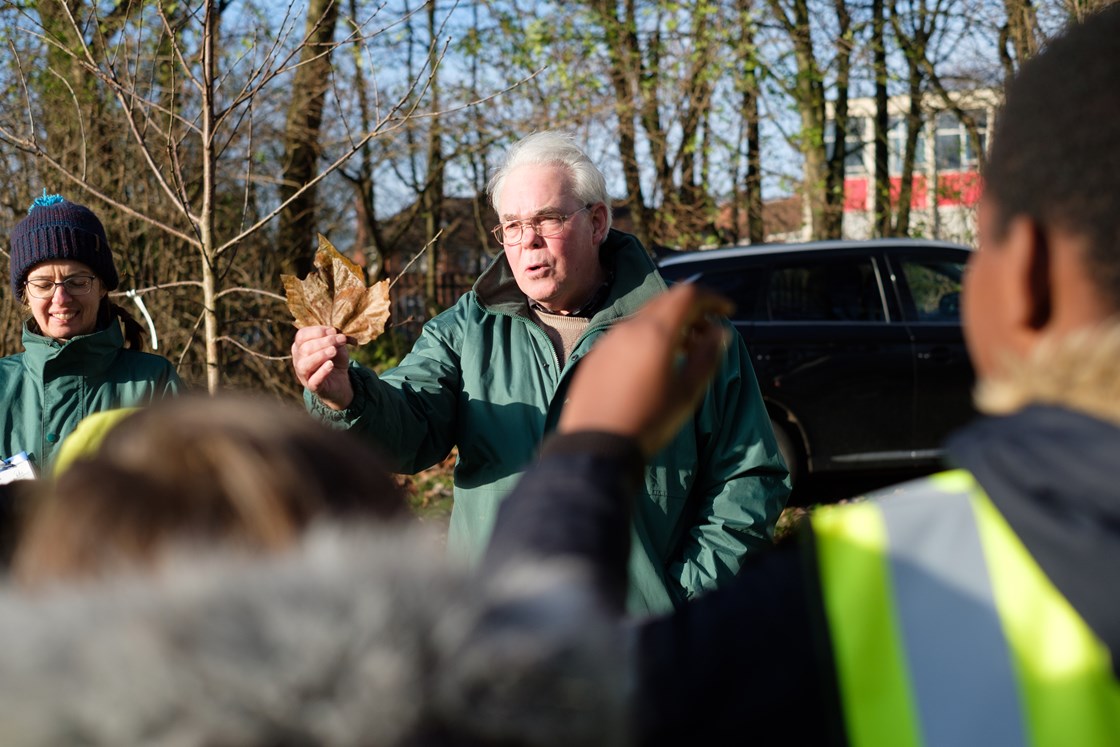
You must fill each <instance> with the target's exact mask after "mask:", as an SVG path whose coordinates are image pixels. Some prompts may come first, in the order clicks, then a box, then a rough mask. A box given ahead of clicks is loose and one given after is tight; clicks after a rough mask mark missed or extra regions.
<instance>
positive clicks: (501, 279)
mask: <svg viewBox="0 0 1120 747" xmlns="http://www.w3.org/2000/svg"><path fill="white" fill-rule="evenodd" d="M599 259H600V261H601V262H602V263H603V264H604V266H606V267H608V268H609V269H612V270H613V272H614V282H613V283H611V288H610V291H608V293H607V296H606V298H605V299H604V301H603V305H602V307H601V308H600V309H599V311H598V312H596V313H595V314H594V315H593V316H592V317H591V323H592V324H594V323H595V322H596V320H599V321H605V320H608V319H617V318H620V317H625V316H629V315H630V314H633V313H634V312H635V311H637V310H638V309H639V308H640V307H641V306H642V305H643V304H644V303H645V302H646V301H648V300H649V299H650V298H652V297H653V296H655V295H657V294H658V293H660V292H661V291H663V290H665V281H663V280H662V279H661V276H660V275H658V273H657V268H656V267H655V266H654V264H653V260H651V259H650V257H649V254H647V253H646V250H645V247H643V246H642V244H641V242H639V241H638V239H637V237H635V236H632V235H630V234H628V233H623V232H621V231H616V230H614V229H613V228H612V229H611V230H610V231H609V232H608V233H607V238H606V240H605V241H604V242H603V244H602V246H600V248H599ZM474 293H475V297H476V298H477V299H478V303H479V305H480V306H481V307H482V308H483V309H486V310H488V311H492V312H495V313H503V314H509V315H513V316H523V317H527V316H528V303H527V301H526V298H525V294H524V293H522V292H521V289H520V288H518V287H517V280H516V279H515V278H514V276H513V270H512V269H511V268H510V266H509V261H508V260H507V259H506V255H505V252H503V253H501V254H499V255H498V256H497V257H496V258H495V259H494V261H493V262H492V263H491V264H490V266H489V267H488V268H486V270H485V271H484V272H483V273H482V275H480V276H479V278H478V280H477V281H476V282H475V284H474Z"/></svg>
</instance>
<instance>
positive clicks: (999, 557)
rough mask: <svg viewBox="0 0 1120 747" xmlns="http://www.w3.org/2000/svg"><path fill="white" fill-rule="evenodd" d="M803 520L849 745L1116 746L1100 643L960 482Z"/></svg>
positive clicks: (1115, 706) (1118, 720) (944, 480)
mask: <svg viewBox="0 0 1120 747" xmlns="http://www.w3.org/2000/svg"><path fill="white" fill-rule="evenodd" d="M812 526H813V532H814V534H815V536H816V541H817V550H818V562H819V564H820V574H821V588H822V594H823V601H824V610H825V615H826V617H827V619H828V627H829V635H830V637H831V641H832V646H833V651H834V657H835V661H836V669H837V682H838V685H839V690H840V698H841V702H842V710H843V717H844V723H845V729H846V732H847V737H848V742H849V743H850V744H852V745H858V746H859V747H866V746H870V745H883V746H884V747H887V746H889V747H966V746H968V745H978V746H979V745H983V747H1016V746H1018V745H1037V746H1040V747H1041V746H1049V745H1053V746H1054V747H1096V746H1098V745H1099V746H1100V747H1106V746H1108V747H1116V746H1117V745H1120V683H1118V682H1117V680H1116V678H1115V677H1114V675H1113V673H1112V667H1111V657H1110V655H1109V652H1108V649H1107V648H1106V647H1105V646H1104V645H1103V644H1102V643H1101V641H1100V639H1099V638H1098V637H1097V636H1096V635H1094V634H1093V632H1092V631H1091V630H1090V629H1089V627H1088V626H1087V625H1086V624H1085V622H1084V621H1083V620H1082V618H1081V617H1080V616H1079V615H1078V613H1077V612H1076V611H1075V610H1074V609H1073V607H1071V606H1070V604H1069V602H1068V601H1066V599H1065V597H1063V596H1062V594H1061V593H1060V592H1059V591H1058V590H1057V589H1056V588H1055V587H1054V586H1053V584H1051V582H1050V580H1049V579H1048V578H1047V577H1046V575H1045V574H1044V573H1043V572H1042V570H1041V569H1040V568H1039V566H1038V564H1037V563H1036V562H1035V561H1034V559H1033V558H1032V557H1031V555H1030V553H1028V552H1027V550H1026V548H1025V547H1024V546H1023V544H1022V543H1021V542H1020V541H1019V538H1018V537H1017V536H1016V535H1015V533H1014V532H1013V531H1012V530H1011V528H1010V527H1009V526H1008V525H1007V522H1006V521H1005V520H1004V518H1003V516H1002V515H1001V514H1000V513H999V511H997V510H996V508H995V506H993V505H992V503H991V501H990V500H989V499H988V497H987V495H985V493H984V491H983V490H982V489H981V488H980V486H979V485H978V484H977V483H976V481H975V480H974V479H973V478H972V476H971V474H969V473H968V472H964V471H960V470H957V471H953V472H945V473H942V474H939V475H934V476H933V477H930V478H927V479H925V480H920V481H916V482H913V483H909V484H908V485H906V486H904V487H903V488H902V489H901V490H900V491H899V492H898V493H897V494H895V495H891V496H889V497H887V498H886V499H884V500H871V501H865V502H861V503H851V504H843V505H838V506H830V507H826V508H821V509H819V510H818V511H816V512H815V514H814V516H813V518H812ZM1118 570H1120V569H1118ZM1118 593H1120V589H1118Z"/></svg>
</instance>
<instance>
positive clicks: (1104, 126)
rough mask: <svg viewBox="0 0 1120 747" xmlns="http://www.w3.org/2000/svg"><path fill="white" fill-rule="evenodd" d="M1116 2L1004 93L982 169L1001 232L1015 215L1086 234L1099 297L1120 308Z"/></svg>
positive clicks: (1033, 63) (1028, 67)
mask: <svg viewBox="0 0 1120 747" xmlns="http://www.w3.org/2000/svg"><path fill="white" fill-rule="evenodd" d="M1118 40H1120V6H1112V7H1110V8H1108V9H1106V10H1104V11H1101V12H1100V13H1097V14H1095V15H1094V16H1091V17H1090V18H1088V19H1087V21H1086V22H1085V23H1083V24H1081V25H1079V26H1076V27H1074V28H1072V29H1071V30H1070V31H1069V32H1068V33H1066V34H1065V35H1064V36H1062V37H1061V38H1059V39H1057V40H1055V41H1053V42H1052V43H1051V44H1050V45H1049V46H1048V47H1047V48H1046V49H1045V50H1044V51H1043V52H1042V53H1041V54H1039V55H1038V56H1037V57H1035V58H1033V59H1032V60H1030V61H1028V62H1027V63H1026V64H1025V65H1024V66H1023V68H1022V70H1021V71H1020V73H1019V75H1018V76H1017V77H1016V79H1015V80H1014V81H1013V82H1012V83H1011V85H1010V87H1009V88H1008V92H1007V101H1006V103H1005V105H1004V108H1003V111H1002V113H1001V115H1000V117H999V120H998V122H997V124H996V130H995V133H994V135H993V137H992V150H991V154H990V155H989V157H988V164H987V168H986V170H985V173H984V181H985V189H986V193H987V194H988V195H989V196H990V197H992V198H994V200H995V207H996V208H997V209H998V227H999V229H1000V230H1001V231H1002V230H1004V229H1006V228H1007V225H1008V223H1009V222H1010V221H1011V219H1013V218H1014V217H1016V216H1018V215H1026V216H1028V217H1030V218H1032V219H1033V220H1035V221H1036V222H1037V223H1038V224H1039V225H1040V226H1041V227H1043V228H1044V229H1045V228H1046V227H1054V228H1057V229H1060V230H1063V231H1067V232H1069V233H1071V234H1073V235H1075V236H1082V237H1084V238H1085V239H1086V240H1087V241H1086V243H1087V255H1086V262H1087V264H1088V269H1089V271H1090V274H1091V276H1092V277H1093V278H1095V281H1096V283H1097V287H1098V289H1099V290H1100V292H1101V294H1102V296H1103V298H1105V299H1106V300H1108V302H1110V303H1111V304H1112V305H1113V306H1114V307H1115V308H1116V309H1120V210H1118V209H1117V206H1118V205H1120V147H1117V138H1118V136H1120V53H1118V51H1117V44H1118Z"/></svg>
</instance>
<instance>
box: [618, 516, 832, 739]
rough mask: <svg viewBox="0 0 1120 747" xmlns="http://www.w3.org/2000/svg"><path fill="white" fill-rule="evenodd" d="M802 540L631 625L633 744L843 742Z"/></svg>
mask: <svg viewBox="0 0 1120 747" xmlns="http://www.w3.org/2000/svg"><path fill="white" fill-rule="evenodd" d="M815 568H816V562H815V560H814V559H813V558H812V542H811V538H810V537H807V536H806V537H804V538H802V541H801V542H783V543H782V544H781V545H779V546H778V547H777V548H775V549H773V550H770V551H765V552H761V553H755V554H753V555H751V556H749V557H748V559H747V560H746V562H745V564H744V566H743V568H742V570H741V571H740V573H739V575H738V576H737V577H736V579H735V580H734V581H733V582H732V583H731V584H730V585H729V586H727V587H725V588H723V589H720V590H717V591H713V592H711V593H709V594H706V595H704V596H703V597H701V598H699V599H695V600H692V601H690V602H689V603H688V604H686V605H684V606H682V607H681V608H680V609H678V610H676V611H675V612H673V613H671V614H669V615H666V616H662V617H655V618H649V619H646V620H641V621H636V622H634V623H633V625H634V626H635V639H636V641H637V646H636V649H637V650H636V654H635V655H636V657H637V662H636V665H637V672H636V676H635V685H636V688H637V692H636V694H635V721H634V724H635V728H636V734H635V737H636V738H635V740H634V743H635V744H637V745H681V744H718V743H721V742H722V741H723V739H724V738H725V737H726V736H727V735H728V734H735V733H738V734H741V735H742V740H743V741H744V743H748V742H749V743H750V744H752V745H769V744H773V745H794V744H805V745H842V744H846V740H845V738H844V734H843V729H842V726H841V723H842V722H841V719H840V707H839V698H838V696H837V690H836V685H835V679H834V675H833V672H834V671H835V669H834V668H833V666H832V655H831V646H830V644H829V642H828V637H827V633H826V630H827V628H826V627H825V624H824V616H823V611H822V609H821V603H820V598H821V597H820V594H819V591H818V587H817V585H816V579H817V575H816V572H815Z"/></svg>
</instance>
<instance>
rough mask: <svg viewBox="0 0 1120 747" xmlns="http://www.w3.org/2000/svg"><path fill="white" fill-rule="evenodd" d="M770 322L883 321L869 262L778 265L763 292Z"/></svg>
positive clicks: (827, 261) (881, 307) (877, 291)
mask: <svg viewBox="0 0 1120 747" xmlns="http://www.w3.org/2000/svg"><path fill="white" fill-rule="evenodd" d="M766 307H767V310H768V318H769V319H771V320H773V321H789V322H803V321H826V322H828V321H831V322H843V321H861V322H881V321H884V320H885V319H886V313H885V311H884V309H883V300H882V296H881V295H880V293H879V284H878V281H877V280H876V277H875V269H874V267H873V266H872V264H871V260H870V259H864V260H852V259H839V260H806V261H799V262H796V263H793V262H790V263H788V264H786V263H783V264H778V265H775V266H774V268H773V269H772V270H771V272H770V277H769V281H768V283H767V289H766Z"/></svg>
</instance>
